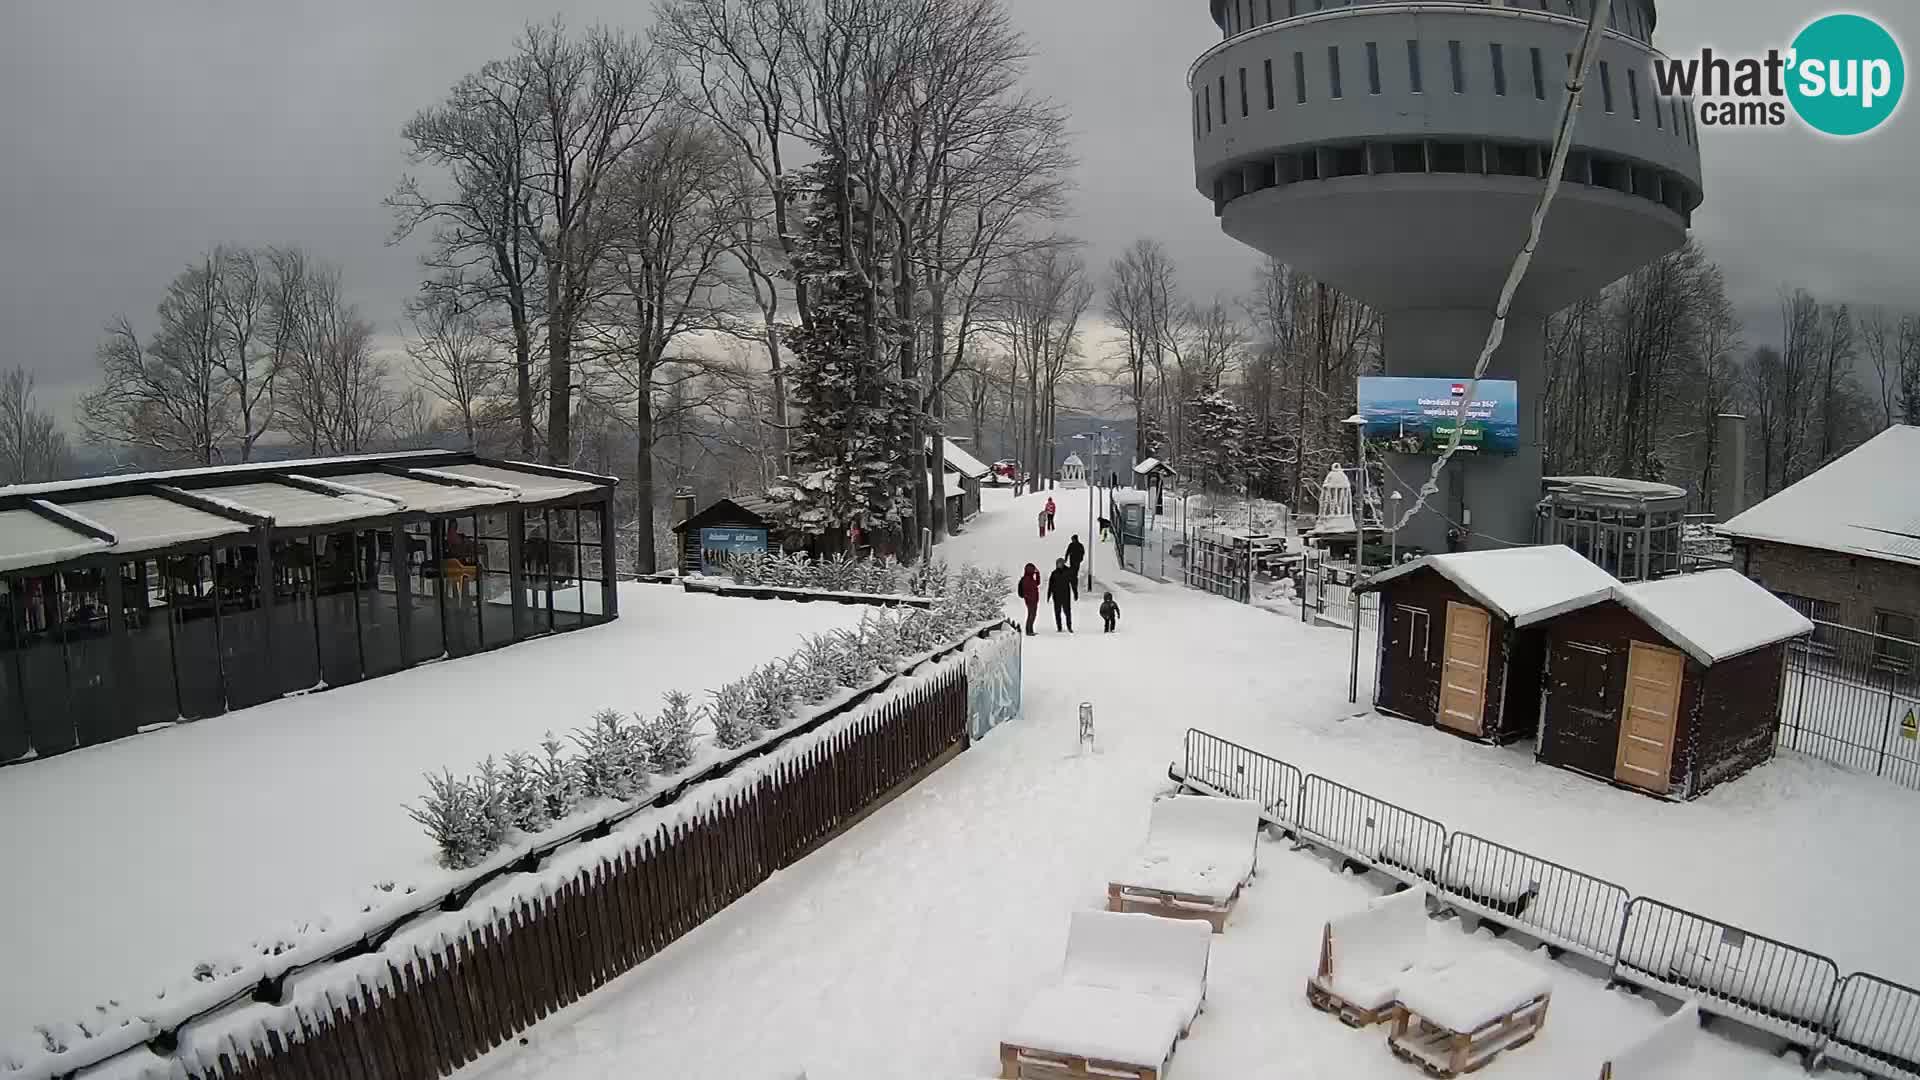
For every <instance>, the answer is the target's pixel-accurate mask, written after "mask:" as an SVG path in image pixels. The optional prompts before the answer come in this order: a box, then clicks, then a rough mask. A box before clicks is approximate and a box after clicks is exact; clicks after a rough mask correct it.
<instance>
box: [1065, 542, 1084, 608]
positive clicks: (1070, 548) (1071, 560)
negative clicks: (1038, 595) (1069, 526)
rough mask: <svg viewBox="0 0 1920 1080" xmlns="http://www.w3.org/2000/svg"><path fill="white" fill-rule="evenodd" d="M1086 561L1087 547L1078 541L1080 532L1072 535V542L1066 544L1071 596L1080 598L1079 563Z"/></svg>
mask: <svg viewBox="0 0 1920 1080" xmlns="http://www.w3.org/2000/svg"><path fill="white" fill-rule="evenodd" d="M1086 561H1087V547H1086V545H1085V544H1082V543H1081V542H1080V534H1079V533H1075V534H1074V535H1073V542H1072V543H1070V544H1068V545H1067V568H1068V569H1070V570H1072V571H1073V598H1074V599H1075V600H1078V599H1080V564H1081V563H1084V562H1086Z"/></svg>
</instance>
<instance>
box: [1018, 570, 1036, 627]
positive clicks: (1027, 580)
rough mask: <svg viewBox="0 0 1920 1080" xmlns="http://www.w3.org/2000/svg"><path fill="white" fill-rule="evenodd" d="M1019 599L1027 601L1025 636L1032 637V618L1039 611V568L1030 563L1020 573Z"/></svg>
mask: <svg viewBox="0 0 1920 1080" xmlns="http://www.w3.org/2000/svg"><path fill="white" fill-rule="evenodd" d="M1020 599H1022V600H1025V601H1026V602H1027V636H1028V637H1032V636H1034V634H1033V618H1034V616H1035V615H1037V614H1038V613H1039V611H1040V568H1039V567H1037V566H1035V565H1033V564H1032V563H1028V564H1027V569H1026V572H1025V573H1023V574H1021V575H1020Z"/></svg>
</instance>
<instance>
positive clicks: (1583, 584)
mask: <svg viewBox="0 0 1920 1080" xmlns="http://www.w3.org/2000/svg"><path fill="white" fill-rule="evenodd" d="M1421 569H1430V570H1433V571H1434V572H1436V573H1438V574H1439V575H1440V576H1442V577H1444V578H1446V579H1447V580H1448V581H1451V582H1453V583H1454V584H1455V585H1458V586H1460V589H1461V590H1462V591H1463V592H1465V593H1466V594H1467V595H1468V596H1471V597H1473V598H1474V599H1475V600H1478V601H1479V602H1480V603H1481V605H1482V606H1484V607H1486V608H1487V609H1488V610H1489V611H1492V612H1494V613H1496V614H1498V615H1500V616H1502V617H1503V618H1506V619H1509V620H1512V622H1513V624H1514V625H1516V626H1528V625H1531V624H1533V623H1537V622H1540V621H1542V620H1545V619H1551V618H1553V617H1554V616H1555V615H1562V614H1565V613H1566V612H1569V611H1574V610H1576V609H1579V608H1583V607H1586V606H1587V605H1589V604H1596V603H1599V602H1600V601H1602V600H1605V599H1607V597H1608V596H1609V595H1610V594H1611V593H1612V591H1613V589H1614V587H1615V586H1617V585H1619V582H1618V581H1616V580H1615V579H1614V576H1613V575H1612V574H1609V573H1607V572H1606V571H1605V570H1602V569H1600V568H1599V567H1598V566H1595V565H1594V564H1592V563H1590V562H1588V561H1587V560H1586V559H1585V558H1583V557H1581V556H1580V555H1579V554H1578V553H1577V552H1575V551H1574V550H1573V549H1572V548H1570V547H1565V546H1562V545H1558V544H1555V545H1542V546H1540V547H1522V548H1499V549H1495V550H1492V551H1467V552H1461V553H1458V554H1453V555H1429V556H1427V557H1426V558H1424V559H1415V560H1414V561H1413V562H1410V563H1405V564H1403V565H1401V566H1397V567H1395V568H1393V569H1392V570H1389V571H1387V572H1386V573H1384V574H1381V575H1379V576H1377V577H1375V578H1374V579H1373V581H1372V582H1371V583H1370V584H1371V585H1380V584H1383V583H1385V582H1388V581H1392V580H1393V579H1395V578H1399V577H1405V576H1406V575H1408V574H1411V573H1414V572H1416V571H1418V570H1421Z"/></svg>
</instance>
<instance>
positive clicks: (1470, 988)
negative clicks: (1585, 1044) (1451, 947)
mask: <svg viewBox="0 0 1920 1080" xmlns="http://www.w3.org/2000/svg"><path fill="white" fill-rule="evenodd" d="M1552 993H1553V982H1552V980H1551V979H1549V978H1548V976H1547V973H1546V972H1544V971H1542V970H1540V969H1539V968H1537V967H1534V966H1533V965H1532V964H1528V963H1526V962H1524V961H1522V960H1518V959H1515V958H1514V957H1511V956H1508V955H1506V954H1505V953H1502V952H1500V951H1498V950H1496V949H1487V950H1484V951H1481V952H1477V953H1474V954H1473V955H1471V956H1467V957H1463V958H1461V959H1459V960H1456V961H1454V962H1453V963H1450V964H1448V965H1447V966H1446V967H1444V968H1437V969H1429V970H1424V971H1415V972H1411V973H1409V974H1408V975H1407V976H1406V977H1405V978H1403V979H1401V980H1400V991H1399V1000H1398V1001H1397V1002H1396V1003H1395V1004H1394V1007H1393V1030H1392V1032H1391V1033H1390V1034H1388V1036H1387V1047H1388V1049H1390V1050H1392V1051H1393V1053H1394V1055H1395V1056H1396V1057H1399V1058H1400V1059H1401V1060H1403V1061H1408V1062H1411V1063H1413V1064H1415V1065H1418V1066H1420V1067H1421V1068H1422V1069H1424V1070H1426V1072H1427V1073H1428V1074H1429V1075H1432V1076H1443V1077H1445V1076H1459V1075H1460V1074H1462V1073H1469V1072H1473V1071H1475V1070H1477V1069H1479V1068H1481V1067H1482V1066H1484V1065H1486V1064H1487V1063H1488V1062H1490V1061H1492V1060H1493V1059H1494V1058H1495V1057H1497V1056H1499V1055H1500V1054H1502V1053H1504V1052H1505V1051H1508V1050H1511V1049H1513V1048H1515V1047H1517V1046H1524V1045H1525V1044H1527V1043H1529V1042H1532V1041H1533V1037H1534V1036H1535V1035H1536V1034H1538V1033H1539V1031H1540V1029H1541V1028H1542V1027H1544V1026H1545V1025H1546V1022H1547V1005H1548V1003H1549V1000H1550V998H1551V996H1552Z"/></svg>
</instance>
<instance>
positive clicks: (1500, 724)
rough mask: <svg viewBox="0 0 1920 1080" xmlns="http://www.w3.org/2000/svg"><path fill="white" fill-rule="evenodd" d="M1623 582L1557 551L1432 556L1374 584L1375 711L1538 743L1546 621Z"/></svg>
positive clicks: (1368, 586)
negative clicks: (1376, 643)
mask: <svg viewBox="0 0 1920 1080" xmlns="http://www.w3.org/2000/svg"><path fill="white" fill-rule="evenodd" d="M1618 584H1619V582H1617V581H1615V580H1614V579H1613V577H1612V576H1611V575H1609V574H1608V573H1607V572H1606V571H1604V570H1602V569H1600V568H1599V567H1597V566H1595V565H1593V564H1592V563H1590V562H1588V561H1587V560H1585V559H1583V558H1581V557H1580V556H1579V555H1577V554H1575V553H1574V551H1573V550H1572V549H1571V548H1567V547H1560V546H1549V547H1525V548H1505V549H1500V550H1493V551H1472V552H1462V553H1459V554H1452V555H1429V556H1427V557H1425V558H1422V559H1416V560H1414V561H1412V562H1408V563H1403V564H1401V565H1400V566H1397V567H1395V568H1394V569H1392V570H1389V571H1387V572H1386V573H1383V574H1380V575H1378V576H1376V577H1374V578H1373V579H1371V580H1370V581H1368V582H1366V583H1365V584H1363V585H1362V586H1360V587H1361V589H1362V590H1363V591H1368V592H1378V593H1379V594H1380V613H1381V616H1380V637H1379V650H1380V653H1379V664H1378V666H1377V667H1376V668H1375V670H1376V672H1377V677H1376V681H1375V684H1374V696H1373V704H1374V707H1375V708H1377V709H1379V710H1380V711H1381V712H1384V713H1389V714H1392V715H1394V716H1400V717H1404V718H1406V719H1408V720H1413V721H1415V722H1417V723H1422V724H1433V725H1436V726H1438V727H1440V728H1443V729H1445V730H1447V731H1451V732H1453V733H1455V734H1457V735H1461V736H1464V737H1466V738H1470V739H1477V740H1479V741H1482V742H1488V743H1505V742H1512V741H1514V740H1516V739H1522V738H1528V737H1531V736H1532V735H1533V734H1534V732H1535V730H1536V729H1537V727H1538V722H1539V717H1540V672H1541V666H1542V664H1541V662H1542V659H1543V658H1544V655H1545V649H1546V642H1545V638H1544V636H1543V635H1542V633H1541V631H1540V629H1539V624H1540V623H1542V622H1543V621H1545V620H1547V619H1550V618H1552V617H1553V616H1556V615H1562V614H1565V613H1566V612H1569V611H1573V610H1575V609H1577V608H1582V607H1585V606H1587V605H1589V604H1595V603H1599V602H1600V601H1602V600H1605V599H1606V598H1607V597H1608V596H1610V595H1611V594H1612V591H1613V589H1614V587H1615V586H1617V585H1618Z"/></svg>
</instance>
